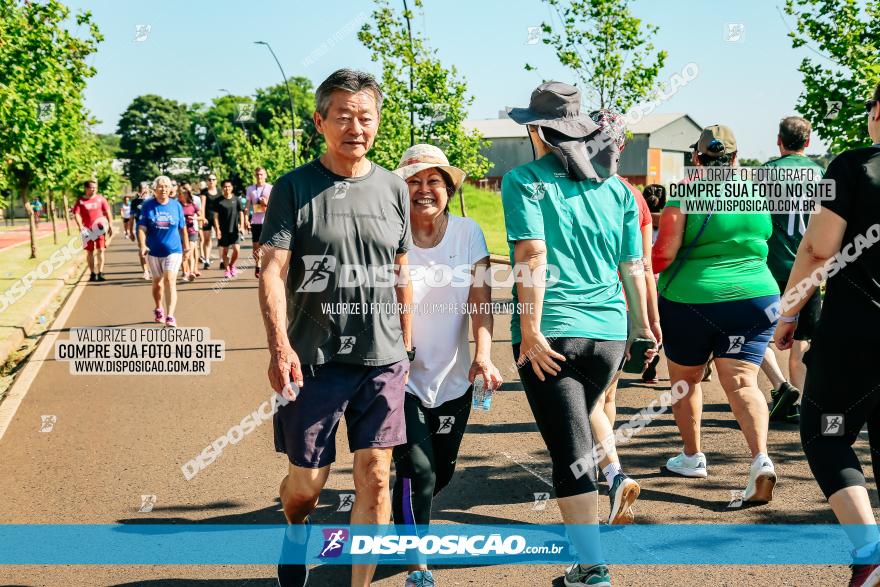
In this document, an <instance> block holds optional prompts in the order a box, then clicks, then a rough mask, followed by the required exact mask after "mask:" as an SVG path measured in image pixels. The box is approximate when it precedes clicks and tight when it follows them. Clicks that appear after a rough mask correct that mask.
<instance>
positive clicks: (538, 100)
mask: <svg viewBox="0 0 880 587" xmlns="http://www.w3.org/2000/svg"><path fill="white" fill-rule="evenodd" d="M507 114H508V116H510V118H512V119H513V120H514V121H515V122H518V123H519V124H533V125H535V126H543V127H544V128H550V129H553V130H555V131H556V132H559V133H561V134H564V135H565V136H567V137H571V138H574V139H579V138H583V137H587V136H590V135H591V134H593V133H594V132H596V131H597V130H599V125H598V124H596V123H595V122H593V119H591V118H590V117H589V116H588V115H587V114H582V113H581V92H580V90H578V89H577V88H576V87H574V86H572V85H569V84H564V83H562V82H544V83H543V84H541V85H540V86H538V87H537V88H535V90H534V91H533V92H532V98H531V100H529V107H528V108H510V109H508V111H507Z"/></svg>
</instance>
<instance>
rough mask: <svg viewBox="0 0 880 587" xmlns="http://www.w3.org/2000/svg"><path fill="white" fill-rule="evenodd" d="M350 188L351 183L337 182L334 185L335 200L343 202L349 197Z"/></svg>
mask: <svg viewBox="0 0 880 587" xmlns="http://www.w3.org/2000/svg"><path fill="white" fill-rule="evenodd" d="M348 186H349V183H348V182H347V181H337V182H335V183H334V184H333V198H332V199H333V200H341V199H342V198H344V197H345V196H347V195H348Z"/></svg>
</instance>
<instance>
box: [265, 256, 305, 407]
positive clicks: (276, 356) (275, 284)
mask: <svg viewBox="0 0 880 587" xmlns="http://www.w3.org/2000/svg"><path fill="white" fill-rule="evenodd" d="M262 251H263V263H262V270H261V271H260V311H261V313H262V315H263V325H264V326H265V327H266V342H267V346H268V348H269V383H270V384H271V385H272V389H274V390H275V391H277V392H279V393H280V392H281V391H282V390H283V389H284V387H285V385H287V384H288V383H290V382H291V375H292V376H293V383H295V384H296V385H297V386H298V387H302V385H303V378H302V368H301V365H300V361H299V357H298V356H297V354H296V352H294V350H293V348H292V347H291V345H290V340H288V338H287V293H286V285H285V281H286V279H287V270H288V267H289V265H290V251H288V250H287V249H279V248H276V247H272V246H269V245H263V247H262Z"/></svg>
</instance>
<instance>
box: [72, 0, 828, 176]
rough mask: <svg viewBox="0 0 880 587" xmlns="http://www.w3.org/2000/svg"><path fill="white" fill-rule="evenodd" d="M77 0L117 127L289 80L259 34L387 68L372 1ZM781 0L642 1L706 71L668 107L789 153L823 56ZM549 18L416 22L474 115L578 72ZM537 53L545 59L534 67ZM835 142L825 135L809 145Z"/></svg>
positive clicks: (507, 7) (662, 42)
mask: <svg viewBox="0 0 880 587" xmlns="http://www.w3.org/2000/svg"><path fill="white" fill-rule="evenodd" d="M67 3H68V5H70V6H71V7H72V8H74V9H80V8H82V9H88V10H90V11H91V12H92V13H93V15H94V17H95V20H96V21H97V23H98V25H99V26H100V28H101V31H102V32H103V34H104V36H105V41H104V42H103V43H102V44H101V45H100V48H99V52H98V54H97V55H95V56H93V58H92V64H93V65H94V66H95V67H96V68H97V70H98V74H97V76H96V77H94V78H92V79H91V80H90V82H89V87H88V90H87V93H86V98H87V101H86V103H87V106H88V108H89V109H90V110H91V111H92V112H93V113H94V115H95V116H97V117H98V118H99V119H100V120H101V121H102V123H101V125H100V126H99V130H100V131H101V132H113V131H115V129H116V123H117V121H118V119H119V115H120V114H121V113H122V111H123V110H124V109H125V108H126V106H127V105H128V104H129V103H130V102H131V100H132V99H133V98H134V97H136V96H138V95H140V94H145V93H155V94H160V95H162V96H165V97H169V98H174V99H176V100H180V101H183V102H187V103H191V102H207V101H209V100H210V99H211V98H212V97H215V96H219V95H221V92H220V91H219V89H220V88H223V89H227V90H229V91H231V92H232V93H234V94H242V95H248V94H252V93H253V92H254V90H255V89H256V88H259V87H265V86H267V85H271V84H275V83H277V82H279V81H280V74H279V73H278V69H277V66H276V65H275V62H274V61H273V60H272V57H271V55H270V54H269V52H268V51H267V49H266V48H265V47H263V46H260V45H254V44H253V41H255V40H265V41H269V42H270V43H271V44H272V46H273V48H274V49H275V52H276V53H277V54H278V57H279V59H280V60H281V63H282V65H283V66H284V69H285V71H286V72H287V74H288V75H304V76H306V77H309V78H310V79H311V80H312V81H313V82H314V83H315V85H317V84H318V83H319V82H320V81H321V80H322V79H323V78H324V77H326V76H327V75H328V74H329V73H330V72H332V71H333V70H335V69H337V68H339V67H343V66H346V67H355V68H359V69H364V70H367V71H371V72H373V73H377V74H378V73H379V70H378V67H377V65H376V64H374V63H372V62H371V61H370V59H369V56H368V54H367V53H366V51H365V50H364V49H363V47H362V46H361V45H360V43H359V42H358V40H357V37H356V35H355V31H356V28H357V27H355V26H352V22H353V21H354V20H357V19H359V18H360V19H365V18H368V17H369V14H370V11H371V9H372V7H373V4H372V2H370V1H369V0H321V2H308V3H306V2H291V1H284V2H282V1H280V0H248V1H247V2H240V1H237V2H232V1H229V0H214V1H208V0H175V1H170V0H151V1H149V2H146V1H137V2H136V1H134V0H69V1H68V2H67ZM399 4H402V2H400V0H394V2H393V5H395V6H397V5H399ZM781 5H782V0H737V1H736V2H717V1H711V0H688V1H685V0H662V1H659V0H635V1H634V2H633V4H632V11H633V13H634V14H635V15H636V16H638V17H640V18H642V19H643V20H644V21H646V22H649V23H652V24H655V25H657V26H659V27H660V31H659V32H658V34H657V36H656V37H655V39H654V44H655V46H656V47H657V48H662V49H665V50H666V51H667V52H668V53H669V57H668V58H667V63H666V67H665V68H664V71H663V72H662V74H661V78H662V79H668V78H669V76H670V75H672V74H673V73H675V72H679V71H681V70H682V68H683V67H684V66H685V64H687V63H689V62H694V63H696V64H697V65H698V66H699V71H700V73H699V76H698V77H697V79H695V80H694V81H693V82H691V83H689V84H688V85H687V86H686V87H685V88H683V89H682V90H681V91H680V92H678V93H677V94H676V95H675V96H673V97H672V98H671V99H670V100H669V101H668V102H666V103H664V104H663V105H662V106H661V107H660V108H659V109H658V110H657V112H686V113H688V114H690V115H691V116H692V117H693V118H694V119H695V120H696V121H697V122H698V123H699V124H702V125H709V124H715V123H722V124H728V125H730V126H731V127H732V128H733V129H734V131H735V133H736V135H737V139H738V143H739V150H740V153H741V156H743V157H755V158H759V159H762V160H763V159H767V158H769V157H771V156H773V155H777V154H778V153H777V151H776V140H775V139H776V129H777V125H778V122H779V119H780V118H782V117H783V116H786V115H790V114H795V110H794V105H795V103H796V101H797V96H798V94H799V93H800V91H801V87H802V85H801V74H800V73H799V72H798V71H797V67H798V64H799V63H800V61H801V59H802V58H803V57H804V56H805V55H808V54H809V55H812V54H810V53H809V52H808V51H807V50H806V49H799V50H795V49H792V48H791V43H790V40H789V38H788V37H787V36H786V35H787V33H788V30H789V29H788V27H787V25H786V22H784V21H783V19H782V18H780V11H779V10H778V9H777V6H781ZM549 17H550V14H549V11H548V8H547V7H546V5H545V4H544V3H542V2H541V1H540V0H508V1H504V0H425V17H424V18H423V19H422V18H418V19H417V20H416V21H415V22H414V24H415V26H416V27H417V28H418V29H419V30H422V31H425V32H427V35H428V37H429V39H430V44H431V46H432V47H433V48H435V49H437V50H438V53H439V55H440V57H441V59H442V60H443V62H444V63H445V64H447V65H455V66H456V67H457V68H458V69H459V72H460V73H461V74H462V75H463V77H464V78H465V79H466V80H467V82H468V84H469V90H470V93H471V94H472V95H473V96H474V98H475V100H474V103H473V105H472V107H471V111H470V116H471V117H472V118H494V117H497V115H498V111H499V110H500V109H502V108H503V107H505V106H516V105H526V104H527V103H528V98H529V94H530V93H531V90H532V89H533V88H534V87H535V86H536V85H538V84H539V83H540V82H541V81H542V80H543V79H551V78H552V79H558V80H561V81H574V80H573V78H572V76H571V74H569V73H568V72H567V70H566V69H565V68H563V67H562V66H560V65H559V64H558V63H557V61H556V57H555V55H554V53H553V51H552V49H550V48H549V47H548V46H545V45H543V44H537V45H529V44H527V43H526V39H527V28H528V27H530V26H537V25H539V24H540V23H541V21H542V20H547V19H549ZM785 19H786V21H787V23H788V25H789V26H793V22H792V20H791V18H790V17H787V16H786V17H785ZM728 23H741V24H743V25H744V27H745V28H744V34H743V37H742V40H741V41H739V42H730V41H727V40H726V38H725V35H726V28H727V24H728ZM137 25H149V26H150V28H151V30H150V33H149V35H148V37H147V38H146V40H144V41H143V42H135V41H134V38H135V28H136V26H137ZM347 31H351V32H347ZM324 43H326V45H324V49H321V47H322V44H324ZM813 56H814V57H815V55H813ZM526 62H528V63H530V64H532V65H536V66H537V67H538V71H537V72H527V71H525V70H524V68H523V65H524V64H525V63H526ZM824 150H825V147H824V145H823V144H822V143H821V142H820V141H819V140H818V137H815V136H814V137H813V144H812V146H811V148H809V149H808V152H810V153H813V152H815V153H819V152H824Z"/></svg>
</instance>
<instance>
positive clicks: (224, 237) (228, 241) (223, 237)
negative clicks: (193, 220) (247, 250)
mask: <svg viewBox="0 0 880 587" xmlns="http://www.w3.org/2000/svg"><path fill="white" fill-rule="evenodd" d="M240 240H241V235H240V234H239V233H238V232H221V233H220V238H218V239H217V244H218V245H219V246H221V247H231V246H233V245H237V244H238V241H240Z"/></svg>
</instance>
